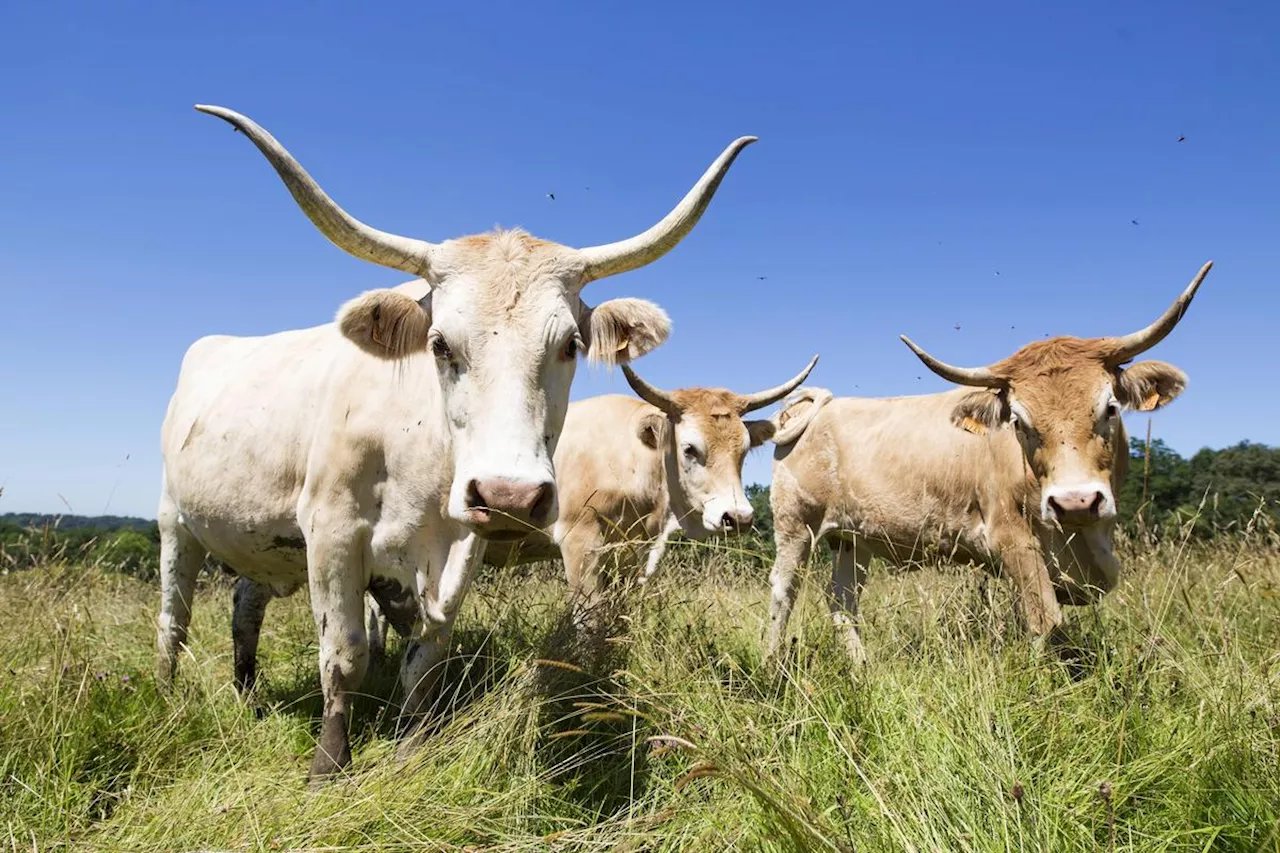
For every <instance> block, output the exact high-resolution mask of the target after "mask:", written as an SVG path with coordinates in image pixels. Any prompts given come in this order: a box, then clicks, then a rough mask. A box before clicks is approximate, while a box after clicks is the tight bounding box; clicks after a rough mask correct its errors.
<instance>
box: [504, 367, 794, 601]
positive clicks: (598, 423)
mask: <svg viewBox="0 0 1280 853" xmlns="http://www.w3.org/2000/svg"><path fill="white" fill-rule="evenodd" d="M817 363H818V357H817V356H816V355H815V356H814V357H813V359H812V360H811V361H810V362H809V364H808V365H806V366H805V368H804V370H802V371H800V373H799V374H797V375H796V376H794V377H792V378H791V379H789V380H787V381H786V382H784V383H783V384H781V385H778V386H777V387H774V388H770V389H768V390H765V391H758V392H756V393H754V394H738V393H735V392H733V391H729V390H726V389H724V388H681V389H678V390H675V391H664V390H661V389H659V388H655V387H654V386H652V385H650V384H649V383H648V382H646V381H645V380H644V379H642V378H641V377H640V376H638V375H637V374H636V373H635V371H634V370H632V369H631V368H630V367H627V366H626V365H624V366H623V368H622V370H623V373H624V374H625V375H626V378H627V383H628V384H629V385H630V386H631V388H632V390H634V391H635V392H636V394H638V395H639V396H640V399H639V400H637V399H635V398H634V397H626V396H622V395H617V394H610V395H605V396H602V397H592V398H590V399H587V400H582V401H579V402H577V403H570V404H569V412H568V414H567V415H566V416H565V421H564V431H563V433H561V436H560V444H559V445H558V446H557V448H556V455H555V469H556V488H557V490H558V492H559V494H560V517H559V518H558V519H557V520H556V523H555V525H554V526H553V527H551V528H549V529H548V530H547V531H544V532H542V533H541V534H540V535H535V536H530V537H529V538H528V539H526V540H525V541H524V542H521V543H519V544H516V545H511V544H509V543H502V542H492V543H490V544H489V546H488V550H487V553H486V556H485V561H486V562H488V563H490V564H492V565H499V566H501V565H507V564H512V563H522V562H532V561H534V560H546V559H555V558H556V557H560V558H562V559H563V560H564V566H565V574H566V576H567V578H568V581H569V589H570V593H571V596H572V597H574V598H576V599H578V600H579V601H580V602H582V603H583V604H585V605H588V606H589V605H591V604H592V603H594V602H595V600H596V599H597V596H598V595H599V593H600V591H601V582H602V581H603V580H605V578H603V577H602V575H601V571H600V569H601V562H602V558H603V556H604V555H605V554H607V553H608V552H610V551H617V552H619V553H620V554H623V555H624V557H623V559H621V560H620V561H619V565H617V566H614V567H613V569H614V570H620V571H622V572H624V573H627V571H628V569H630V568H632V567H635V568H638V566H633V563H632V559H631V558H634V557H636V556H637V555H638V554H643V553H646V552H647V557H646V558H645V559H646V565H645V568H644V571H643V573H642V574H640V575H639V578H638V580H639V581H640V582H644V581H645V580H647V579H648V578H650V577H651V576H652V575H653V573H654V571H655V570H656V569H657V565H658V561H659V559H660V558H661V556H662V553H663V550H664V549H665V547H666V543H667V540H668V538H669V537H670V536H672V535H673V534H675V533H676V532H681V533H682V534H683V535H684V536H685V537H687V538H689V539H693V540H703V539H706V538H707V537H708V536H711V535H713V534H716V533H725V532H734V531H738V530H742V529H745V528H749V527H750V526H751V523H752V521H753V520H754V514H753V512H752V509H751V504H750V503H749V502H748V501H747V496H746V494H745V493H744V491H743V488H742V463H743V460H744V459H746V455H747V451H748V450H750V449H751V448H753V447H758V446H760V445H761V444H763V443H764V442H766V441H768V440H769V438H770V437H771V436H772V435H773V430H774V425H773V422H772V421H770V420H767V419H764V420H746V419H744V417H743V416H744V415H746V414H748V413H750V412H754V411H757V410H759V409H763V408H765V407H767V406H771V405H773V404H774V403H776V402H777V401H779V400H781V399H782V398H783V397H785V396H786V395H787V394H789V393H791V391H792V390H794V389H795V388H796V386H798V385H799V384H800V383H801V382H803V381H804V380H805V378H806V377H807V376H808V375H809V373H810V371H812V370H813V368H814V365H816V364H817Z"/></svg>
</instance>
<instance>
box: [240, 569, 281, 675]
mask: <svg viewBox="0 0 1280 853" xmlns="http://www.w3.org/2000/svg"><path fill="white" fill-rule="evenodd" d="M274 597H275V594H274V593H273V592H272V591H271V587H269V586H266V585H265V584H260V583H258V582H256V581H252V580H249V578H240V579H239V580H238V581H236V586H235V591H234V592H233V593H232V595H231V643H232V646H233V648H234V649H235V667H236V672H235V678H236V689H237V690H239V691H240V695H241V696H248V695H249V694H250V693H252V692H253V685H254V682H256V681H257V678H258V638H259V636H260V635H261V633H262V620H263V618H264V617H265V616H266V615H267V605H268V604H269V603H270V602H271V599H272V598H274Z"/></svg>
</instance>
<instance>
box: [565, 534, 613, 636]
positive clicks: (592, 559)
mask: <svg viewBox="0 0 1280 853" xmlns="http://www.w3.org/2000/svg"><path fill="white" fill-rule="evenodd" d="M604 546H605V537H604V532H603V531H602V530H601V529H600V522H599V521H597V520H595V519H592V520H591V521H590V522H587V523H583V524H578V525H575V526H574V527H573V529H572V530H569V531H568V532H567V533H565V535H564V536H563V537H561V540H560V556H561V558H562V559H563V560H564V573H565V578H566V580H568V582H569V608H570V613H571V614H572V618H573V622H574V625H575V627H576V628H577V630H578V631H579V632H581V633H583V634H584V635H589V634H590V633H592V632H597V633H598V632H599V631H601V630H603V629H604V627H605V626H604V625H603V619H602V618H601V617H602V610H603V609H604V602H603V596H604V578H603V577H602V576H601V566H600V561H601V559H602V558H603V557H604Z"/></svg>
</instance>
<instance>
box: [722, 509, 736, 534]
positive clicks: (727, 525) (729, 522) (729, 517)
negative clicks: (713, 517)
mask: <svg viewBox="0 0 1280 853" xmlns="http://www.w3.org/2000/svg"><path fill="white" fill-rule="evenodd" d="M736 525H737V522H736V521H734V518H733V514H732V513H728V512H726V513H725V514H724V515H722V516H720V526H721V527H723V528H724V529H725V530H732V529H733V528H734V527H735V526H736Z"/></svg>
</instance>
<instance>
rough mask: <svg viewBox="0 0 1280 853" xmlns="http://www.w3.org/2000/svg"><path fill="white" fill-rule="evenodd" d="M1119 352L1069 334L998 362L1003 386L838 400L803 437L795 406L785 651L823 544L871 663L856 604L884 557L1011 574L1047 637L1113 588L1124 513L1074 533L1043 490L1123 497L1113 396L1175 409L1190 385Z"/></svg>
mask: <svg viewBox="0 0 1280 853" xmlns="http://www.w3.org/2000/svg"><path fill="white" fill-rule="evenodd" d="M1112 352H1113V344H1112V343H1111V342H1110V340H1109V339H1082V338H1073V337H1058V338H1053V339H1050V340H1046V341H1037V342H1034V343H1031V344H1028V345H1027V346H1025V347H1023V348H1022V349H1020V350H1018V351H1017V352H1016V353H1014V354H1013V355H1012V356H1010V357H1009V358H1006V359H1004V360H1003V361H1001V362H998V363H996V364H995V365H992V367H991V371H992V372H993V373H994V374H995V375H997V376H999V377H1001V378H1002V379H1004V380H1005V382H1006V385H1005V386H1004V387H1002V388H998V389H990V388H980V389H974V388H958V389H955V390H952V391H948V392H946V393H943V394H934V395H929V396H921V397H899V398H889V399H878V400H874V399H859V398H843V399H837V400H832V401H831V402H830V403H828V404H827V405H826V406H825V407H822V408H821V409H820V410H819V411H818V412H817V413H816V414H814V415H811V419H810V421H809V422H808V423H806V424H804V425H803V426H802V427H801V429H795V428H793V427H792V425H791V423H789V422H788V420H789V419H793V418H794V419H798V418H803V417H804V415H805V414H806V412H805V411H804V409H803V406H804V403H805V401H803V400H801V401H799V405H798V406H796V407H795V411H794V412H793V411H792V409H791V407H787V408H786V409H784V413H783V415H781V416H780V419H781V421H782V422H783V424H784V426H783V430H782V431H780V432H783V431H785V432H786V433H787V437H788V438H790V439H791V440H792V442H793V443H791V444H788V445H785V446H784V445H783V444H782V443H781V442H779V447H778V450H777V451H776V453H775V457H774V458H775V462H774V478H773V488H772V492H771V495H772V507H773V513H774V524H775V528H776V536H777V542H778V557H777V561H776V563H775V565H774V570H773V575H772V582H773V598H772V604H771V609H770V634H769V648H770V652H771V653H772V652H775V651H776V650H777V648H778V645H779V644H780V642H781V640H782V636H783V633H784V632H785V628H786V622H787V619H788V618H789V615H790V610H791V606H792V603H793V602H794V598H795V579H796V574H795V572H796V568H797V567H798V565H799V564H800V563H802V562H803V561H804V560H805V559H807V557H808V555H809V551H810V548H811V547H812V543H814V542H816V541H817V540H819V539H824V538H825V539H829V540H831V541H832V542H833V548H835V565H834V568H833V572H834V574H833V587H832V594H833V596H834V598H833V604H832V608H833V609H832V616H833V619H834V620H835V622H836V626H837V628H838V629H840V630H841V631H842V632H843V634H844V639H845V642H846V645H847V647H848V649H849V651H850V653H851V654H852V655H853V656H854V657H855V658H860V657H861V656H862V655H863V654H864V652H863V651H862V643H861V639H860V636H859V634H858V629H857V608H858V596H859V590H860V587H861V584H862V578H863V577H864V576H865V569H866V564H867V561H869V560H870V559H871V558H872V557H877V556H878V557H881V558H884V559H887V560H890V561H891V562H894V563H897V564H899V565H903V564H906V565H911V564H915V563H918V562H920V561H922V560H928V559H932V558H934V557H936V556H939V555H940V556H944V557H951V558H955V559H959V560H962V561H971V562H975V563H978V564H981V565H985V566H987V567H989V568H991V569H992V570H994V571H998V572H1001V573H1003V574H1005V575H1006V576H1008V577H1009V578H1010V579H1011V580H1012V581H1013V583H1014V586H1015V588H1016V589H1017V591H1018V601H1019V604H1020V613H1021V615H1022V616H1023V617H1024V618H1025V620H1026V622H1027V623H1028V624H1029V626H1030V627H1031V628H1032V630H1034V631H1035V632H1036V633H1040V634H1045V633H1048V632H1049V631H1051V630H1053V629H1054V628H1055V627H1056V626H1057V625H1059V624H1060V623H1061V621H1062V615H1061V612H1060V608H1059V602H1062V603H1084V602H1087V601H1090V600H1094V599H1095V598H1096V597H1097V596H1098V595H1100V594H1102V593H1105V592H1106V591H1107V590H1108V589H1110V588H1111V587H1112V586H1113V585H1114V584H1115V582H1116V575H1117V572H1118V569H1119V566H1118V563H1117V562H1116V560H1115V557H1114V555H1113V554H1112V553H1111V531H1112V528H1113V526H1114V519H1113V518H1111V517H1106V518H1098V519H1097V520H1096V521H1095V523H1093V524H1092V526H1090V527H1085V528H1080V529H1075V530H1072V531H1065V532H1064V531H1063V530H1061V529H1059V528H1058V526H1057V524H1056V522H1055V523H1051V522H1049V521H1046V520H1045V519H1044V513H1046V512H1050V510H1047V509H1044V508H1043V506H1042V490H1043V489H1044V488H1047V487H1048V485H1051V484H1054V483H1059V482H1063V481H1064V480H1063V478H1062V477H1061V476H1060V475H1064V472H1065V481H1066V482H1069V483H1092V482H1101V483H1105V484H1108V485H1109V488H1110V491H1111V496H1110V500H1112V501H1114V499H1115V496H1116V495H1118V494H1119V491H1120V488H1121V485H1122V484H1123V482H1124V478H1125V475H1126V472H1127V463H1128V437H1127V435H1126V433H1125V430H1124V425H1123V423H1122V422H1121V421H1120V419H1119V418H1118V417H1117V416H1116V415H1115V413H1114V412H1111V411H1108V410H1107V408H1105V406H1106V404H1107V398H1108V397H1111V399H1113V400H1114V401H1115V402H1116V403H1118V404H1120V405H1127V406H1131V407H1141V406H1145V405H1148V404H1150V403H1151V402H1152V398H1153V397H1154V398H1155V404H1156V405H1163V404H1164V403H1167V402H1169V401H1170V400H1172V399H1173V398H1174V397H1176V396H1177V395H1178V394H1179V393H1180V392H1181V391H1182V389H1183V388H1184V387H1185V385H1186V376H1185V375H1184V374H1183V373H1182V372H1181V371H1180V370H1178V369H1177V368H1174V367H1172V366H1171V365H1167V364H1163V363H1161V362H1141V363H1139V364H1135V365H1133V366H1131V367H1129V368H1128V369H1121V368H1119V367H1116V366H1114V365H1113V364H1112V363H1111V361H1110V359H1111V358H1112ZM789 402H790V401H789ZM1018 411H1021V412H1022V413H1023V414H1021V415H1020V416H1019V418H1018V424H1017V425H1016V426H1015V425H1014V424H1013V423H1012V421H1011V418H1012V417H1013V414H1014V413H1016V412H1018Z"/></svg>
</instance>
